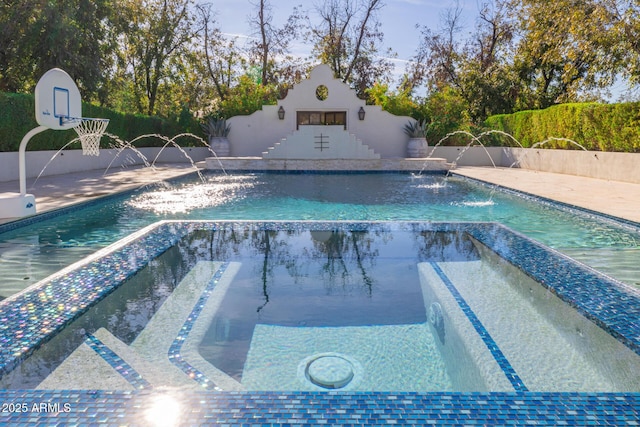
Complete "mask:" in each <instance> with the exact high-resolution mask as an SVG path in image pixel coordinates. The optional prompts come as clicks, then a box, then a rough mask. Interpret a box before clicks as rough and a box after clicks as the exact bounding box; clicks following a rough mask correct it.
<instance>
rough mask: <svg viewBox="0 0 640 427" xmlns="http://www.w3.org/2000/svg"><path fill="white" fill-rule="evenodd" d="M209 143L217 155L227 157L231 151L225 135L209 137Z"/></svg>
mask: <svg viewBox="0 0 640 427" xmlns="http://www.w3.org/2000/svg"><path fill="white" fill-rule="evenodd" d="M209 145H210V146H211V149H212V150H213V151H215V153H216V156H218V157H229V154H230V153H231V148H230V145H229V140H228V139H227V137H225V136H213V137H210V138H209Z"/></svg>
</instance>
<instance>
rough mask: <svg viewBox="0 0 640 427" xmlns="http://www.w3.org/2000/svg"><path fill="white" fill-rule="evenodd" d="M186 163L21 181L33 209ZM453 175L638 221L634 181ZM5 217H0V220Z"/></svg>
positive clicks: (12, 185) (508, 171)
mask: <svg viewBox="0 0 640 427" xmlns="http://www.w3.org/2000/svg"><path fill="white" fill-rule="evenodd" d="M193 172H194V168H193V167H192V166H191V165H189V164H183V163H175V164H173V163H172V164H162V165H160V166H157V167H156V168H155V169H150V168H145V167H130V168H127V169H118V170H113V171H110V172H109V173H108V174H107V175H104V170H102V169H99V170H90V171H85V172H76V173H70V174H64V175H52V176H45V177H41V178H40V179H39V180H38V182H37V183H36V185H35V186H34V185H33V181H34V180H33V179H30V180H27V192H28V193H30V194H33V195H34V196H35V197H36V203H37V211H38V213H42V212H46V211H49V210H52V209H57V208H61V207H65V206H69V205H72V204H75V203H80V202H83V201H86V200H91V199H94V198H96V197H100V196H105V195H108V194H113V193H118V192H121V191H125V190H130V189H133V188H137V187H139V186H142V185H145V184H150V183H154V182H159V181H162V180H165V179H170V178H175V177H178V176H181V175H185V174H189V173H193ZM452 172H453V173H455V174H458V175H462V176H466V177H469V178H473V179H478V180H481V181H485V182H488V183H491V184H496V185H500V186H503V187H507V188H511V189H514V190H518V191H522V192H525V193H529V194H533V195H536V196H540V197H545V198H548V199H552V200H556V201H559V202H563V203H567V204H570V205H574V206H579V207H582V208H586V209H590V210H593V211H597V212H602V213H604V214H607V215H611V216H614V217H618V218H623V219H626V220H629V221H634V222H640V184H632V183H628V182H620V181H609V180H602V179H595V178H587V177H582V176H575V175H565V174H558V173H550V172H537V171H531V170H526V169H518V168H493V167H470V166H465V167H458V168H456V169H455V170H453V171H452ZM18 189H19V183H18V181H17V180H16V181H8V182H0V194H1V193H5V192H17V191H18ZM2 222H6V220H5V221H3V220H0V223H2Z"/></svg>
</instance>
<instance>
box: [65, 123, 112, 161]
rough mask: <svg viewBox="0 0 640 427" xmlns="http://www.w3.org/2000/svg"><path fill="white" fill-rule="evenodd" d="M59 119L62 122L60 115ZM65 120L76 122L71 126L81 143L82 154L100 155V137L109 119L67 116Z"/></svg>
mask: <svg viewBox="0 0 640 427" xmlns="http://www.w3.org/2000/svg"><path fill="white" fill-rule="evenodd" d="M60 121H61V122H62V117H61V118H60ZM65 122H77V125H75V126H74V127H73V128H74V129H75V131H76V133H77V134H78V138H79V139H80V144H82V154H83V155H84V156H98V155H100V139H101V138H102V135H104V131H105V129H106V128H107V125H108V124H109V119H93V118H87V117H81V118H72V117H67V118H66V119H65Z"/></svg>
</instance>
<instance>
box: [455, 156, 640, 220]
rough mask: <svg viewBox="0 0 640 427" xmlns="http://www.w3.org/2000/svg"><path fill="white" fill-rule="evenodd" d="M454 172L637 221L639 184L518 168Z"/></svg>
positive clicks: (638, 215) (639, 210)
mask: <svg viewBox="0 0 640 427" xmlns="http://www.w3.org/2000/svg"><path fill="white" fill-rule="evenodd" d="M453 172H455V173H457V174H460V175H464V176H467V177H469V178H476V179H479V180H482V181H486V182H490V183H492V184H498V185H501V186H504V187H509V188H513V189H514V190H519V191H524V192H525V193H529V194H534V195H536V196H541V197H546V198H548V199H552V200H557V201H560V202H564V203H569V204H571V205H574V206H580V207H582V208H586V209H591V210H594V211H598V212H602V213H605V214H608V215H613V216H615V217H618V218H624V219H628V220H630V221H635V222H640V184H631V183H628V182H620V181H607V180H603V179H595V178H586V177H581V176H575V175H564V174H558V173H549V172H537V171H531V170H526V169H517V168H491V167H458V168H456V169H455V170H454V171H453Z"/></svg>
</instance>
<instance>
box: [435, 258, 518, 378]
mask: <svg viewBox="0 0 640 427" xmlns="http://www.w3.org/2000/svg"><path fill="white" fill-rule="evenodd" d="M430 265H431V268H433V270H434V271H435V272H436V274H437V275H438V277H440V279H441V280H442V282H443V283H444V285H445V286H446V287H447V289H448V290H449V292H450V293H451V295H452V296H453V298H454V299H455V300H456V302H457V303H458V306H459V307H460V309H461V310H462V312H463V313H464V315H465V316H467V319H469V322H470V323H471V325H473V328H474V329H475V330H476V332H477V333H478V335H480V338H481V339H482V341H483V342H484V344H485V345H486V346H487V348H488V349H489V352H490V353H491V355H492V356H493V358H494V359H495V361H496V363H498V366H500V369H502V372H504V375H505V376H506V377H507V379H508V380H509V382H510V383H511V385H512V386H513V388H514V389H515V390H516V391H528V390H529V389H528V388H527V386H526V385H525V384H524V381H522V378H520V376H519V375H518V374H517V373H516V371H515V369H513V366H511V363H509V360H508V359H507V358H506V357H505V355H504V353H502V350H500V347H498V344H497V343H496V342H495V341H494V339H493V337H491V334H490V333H489V331H487V329H486V328H485V327H484V325H483V324H482V322H481V321H480V319H478V316H476V314H475V313H474V312H473V310H472V309H471V307H469V304H467V301H465V299H464V298H463V297H462V295H460V292H458V289H457V288H456V287H455V285H454V284H453V282H451V280H450V279H449V277H447V275H446V274H445V272H444V271H442V269H441V268H440V266H439V265H438V263H437V262H433V261H432V262H430Z"/></svg>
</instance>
